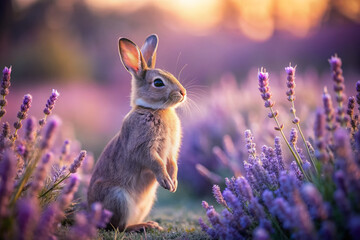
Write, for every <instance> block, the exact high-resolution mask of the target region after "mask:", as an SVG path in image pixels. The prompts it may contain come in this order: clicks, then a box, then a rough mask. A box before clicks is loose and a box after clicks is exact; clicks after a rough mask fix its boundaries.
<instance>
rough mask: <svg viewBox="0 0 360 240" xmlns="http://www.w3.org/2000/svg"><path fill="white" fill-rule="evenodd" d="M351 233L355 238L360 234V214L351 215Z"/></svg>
mask: <svg viewBox="0 0 360 240" xmlns="http://www.w3.org/2000/svg"><path fill="white" fill-rule="evenodd" d="M349 228H350V235H351V236H352V238H353V239H357V238H358V237H359V236H360V215H355V216H353V217H351V219H350V221H349Z"/></svg>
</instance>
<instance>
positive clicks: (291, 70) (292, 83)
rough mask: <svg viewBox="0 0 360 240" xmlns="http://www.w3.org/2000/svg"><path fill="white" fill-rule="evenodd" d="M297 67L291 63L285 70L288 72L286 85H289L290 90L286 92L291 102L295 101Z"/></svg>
mask: <svg viewBox="0 0 360 240" xmlns="http://www.w3.org/2000/svg"><path fill="white" fill-rule="evenodd" d="M295 69H296V67H292V66H291V64H290V65H289V67H286V68H285V71H286V73H287V75H288V76H287V78H286V79H287V82H286V86H287V87H288V90H287V92H286V95H287V96H288V100H289V101H290V102H293V101H295V87H296V84H295Z"/></svg>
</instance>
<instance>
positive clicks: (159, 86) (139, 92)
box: [119, 34, 186, 109]
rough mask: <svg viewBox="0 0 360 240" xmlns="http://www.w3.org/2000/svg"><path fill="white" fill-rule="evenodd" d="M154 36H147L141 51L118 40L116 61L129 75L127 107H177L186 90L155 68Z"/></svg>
mask: <svg viewBox="0 0 360 240" xmlns="http://www.w3.org/2000/svg"><path fill="white" fill-rule="evenodd" d="M157 45H158V36H157V35H155V34H153V35H150V36H149V37H148V38H147V39H146V40H145V43H144V45H143V46H142V47H141V50H140V49H139V48H138V46H137V45H136V44H135V43H133V42H132V41H130V40H129V39H127V38H120V39H119V53H120V59H121V61H122V63H123V65H124V67H125V68H126V70H128V71H129V72H130V74H131V75H132V82H131V88H132V90H131V106H132V107H135V106H142V107H146V108H152V109H165V108H171V107H177V106H178V105H179V104H180V103H182V102H184V101H185V99H186V90H185V88H184V87H183V86H182V85H181V84H180V82H179V81H178V80H177V79H176V78H175V77H174V76H173V75H172V74H171V73H169V72H166V71H164V70H161V69H158V68H155V61H156V49H157Z"/></svg>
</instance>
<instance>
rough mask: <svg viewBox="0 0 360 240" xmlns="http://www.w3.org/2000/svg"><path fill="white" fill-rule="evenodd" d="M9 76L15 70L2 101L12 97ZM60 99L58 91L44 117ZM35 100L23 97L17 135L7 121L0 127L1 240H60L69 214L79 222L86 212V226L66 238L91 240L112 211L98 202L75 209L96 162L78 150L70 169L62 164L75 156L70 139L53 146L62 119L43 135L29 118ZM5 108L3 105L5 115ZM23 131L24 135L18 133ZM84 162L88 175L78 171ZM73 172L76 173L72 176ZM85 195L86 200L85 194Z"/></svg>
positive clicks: (47, 127)
mask: <svg viewBox="0 0 360 240" xmlns="http://www.w3.org/2000/svg"><path fill="white" fill-rule="evenodd" d="M10 73H11V68H10V69H8V68H5V70H4V72H3V81H2V90H1V93H2V95H3V102H2V103H4V101H5V95H7V94H8V89H7V88H8V87H9V86H10V83H9V80H10ZM3 93H4V94H3ZM5 93H6V94H5ZM58 96H59V94H58V92H57V91H56V90H53V92H52V95H51V96H50V98H49V100H48V101H47V104H46V112H45V111H44V112H45V115H46V116H48V115H49V114H50V112H51V110H52V109H53V108H54V103H55V101H56V99H57V97H58ZM31 102H32V97H31V95H29V94H27V95H25V96H24V99H23V103H22V105H21V107H20V111H19V112H18V114H17V117H18V121H17V122H16V123H15V124H14V133H13V134H11V131H12V129H11V127H10V125H9V124H8V123H6V122H5V123H2V124H1V125H2V132H1V134H0V239H40V240H42V239H56V237H55V235H56V233H57V232H58V230H59V229H58V228H59V226H60V223H61V222H62V221H63V220H64V219H65V218H69V216H68V214H67V213H68V212H72V213H74V214H72V215H73V217H75V219H81V218H82V217H81V216H83V215H84V214H85V215H86V221H85V223H86V224H82V223H81V221H76V225H75V226H74V227H72V228H70V231H69V233H71V234H72V235H69V236H67V238H69V239H75V238H77V239H79V238H80V239H92V238H94V237H96V234H97V228H98V227H104V226H105V225H106V224H107V222H108V221H109V220H110V217H111V213H110V212H109V211H107V210H105V209H103V208H102V206H101V204H99V203H97V204H95V205H93V206H92V209H91V210H90V211H89V212H87V211H80V210H81V209H80V205H76V202H78V201H74V194H75V193H77V194H78V193H79V192H81V191H82V192H84V191H83V190H82V189H80V190H79V191H78V186H79V185H80V183H81V184H82V185H86V184H87V182H88V181H89V180H88V179H89V176H88V175H89V173H90V172H91V166H92V163H91V161H92V158H88V159H86V151H80V154H79V156H78V157H77V158H76V159H75V160H74V162H73V164H72V165H71V166H66V165H65V164H66V162H64V161H60V159H61V156H65V155H69V156H73V154H74V153H73V152H70V149H69V141H66V144H65V145H66V147H65V148H64V149H60V148H61V147H59V148H56V146H54V142H55V140H56V138H57V137H58V136H57V134H56V132H57V129H58V128H59V125H60V119H59V118H57V117H52V118H50V119H49V121H48V122H47V123H46V124H45V121H44V122H43V124H45V125H44V126H45V128H44V131H43V132H42V131H41V130H42V127H43V126H42V125H41V124H40V123H39V125H37V121H36V119H35V118H34V117H29V118H27V115H28V111H29V109H30V107H31ZM0 105H1V104H0ZM5 105H6V104H3V105H1V110H3V112H4V113H5V110H4V109H3V106H5ZM25 119H26V121H25V127H24V129H21V127H22V120H25ZM0 120H1V117H0ZM19 130H23V131H24V132H23V133H20V134H18V131H19ZM74 150H75V151H76V152H78V151H79V149H74ZM57 153H58V154H57ZM82 162H87V169H86V171H84V172H83V171H79V168H80V167H81V163H82ZM75 172H77V174H73V173H75ZM80 179H81V180H80ZM84 181H87V182H84ZM77 197H78V196H77ZM81 197H82V198H83V199H84V201H85V196H84V195H83V196H81ZM77 212H78V213H77ZM83 223H84V222H83ZM84 233H86V234H85V235H84Z"/></svg>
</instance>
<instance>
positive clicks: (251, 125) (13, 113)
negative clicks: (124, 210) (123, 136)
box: [0, 0, 360, 240]
mask: <svg viewBox="0 0 360 240" xmlns="http://www.w3.org/2000/svg"><path fill="white" fill-rule="evenodd" d="M291 2H292V4H290V5H291V6H289V4H287V1H285V0H275V1H268V0H259V1H253V2H251V3H245V2H243V1H233V0H227V1H219V0H211V1H205V0H204V1H203V0H201V1H172V2H171V3H168V2H166V1H163V0H156V1H138V2H132V1H130V0H121V1H108V2H101V1H97V0H84V1H82V0H71V1H67V2H65V1H61V0H51V1H43V0H32V1H25V0H5V1H2V2H1V3H0V19H1V27H0V67H1V70H2V72H1V86H0V94H1V96H0V239H258V240H262V239H264V240H265V239H358V236H359V234H360V205H359V202H360V153H359V152H360V119H359V118H360V48H358V43H359V42H360V25H359V22H360V19H359V15H360V12H359V9H360V4H359V3H358V1H355V0H345V1H335V0H330V1H329V0H319V1H311V0H309V1H296V0H294V1H291ZM152 33H156V34H157V35H158V36H159V39H160V42H159V46H158V50H157V58H156V59H157V64H156V66H157V67H158V68H160V69H165V70H167V71H169V72H171V73H172V74H173V75H174V76H175V77H176V78H178V80H179V81H180V82H181V84H182V85H183V86H184V87H185V88H186V91H187V100H186V101H185V102H184V103H183V104H182V105H180V107H178V108H177V109H176V111H177V113H178V115H179V117H180V120H181V125H182V130H183V136H182V144H181V149H180V153H179V159H178V168H179V170H178V188H177V191H176V192H175V193H171V192H169V191H167V190H165V189H163V188H161V187H159V189H158V190H157V200H156V202H155V205H154V207H153V208H152V210H151V212H150V215H149V216H148V217H146V221H150V220H151V221H156V222H157V223H159V225H160V226H161V227H162V228H163V230H158V229H142V230H141V231H138V232H125V231H121V230H119V229H117V227H116V226H110V224H109V221H110V219H111V217H112V215H113V213H112V212H111V211H109V210H108V209H106V208H104V207H103V206H102V204H101V203H98V202H97V203H93V204H90V205H89V204H88V203H87V190H88V187H89V184H90V179H91V176H92V173H93V170H94V166H95V164H96V161H97V159H98V158H99V156H100V154H101V152H102V151H103V149H104V147H105V145H106V144H107V143H108V141H110V139H111V138H113V136H114V135H115V134H116V133H117V132H118V131H119V130H120V128H121V126H122V122H123V118H124V117H125V115H126V114H127V113H128V112H129V111H130V109H131V107H130V94H131V93H130V92H131V81H130V79H131V76H130V75H129V73H128V72H127V71H126V70H125V69H124V67H123V66H122V62H121V61H120V60H119V52H118V46H117V42H118V39H119V37H128V38H129V39H132V40H133V41H134V42H136V43H137V44H139V45H141V44H142V42H143V40H144V39H145V38H146V37H147V36H148V35H149V34H152Z"/></svg>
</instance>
